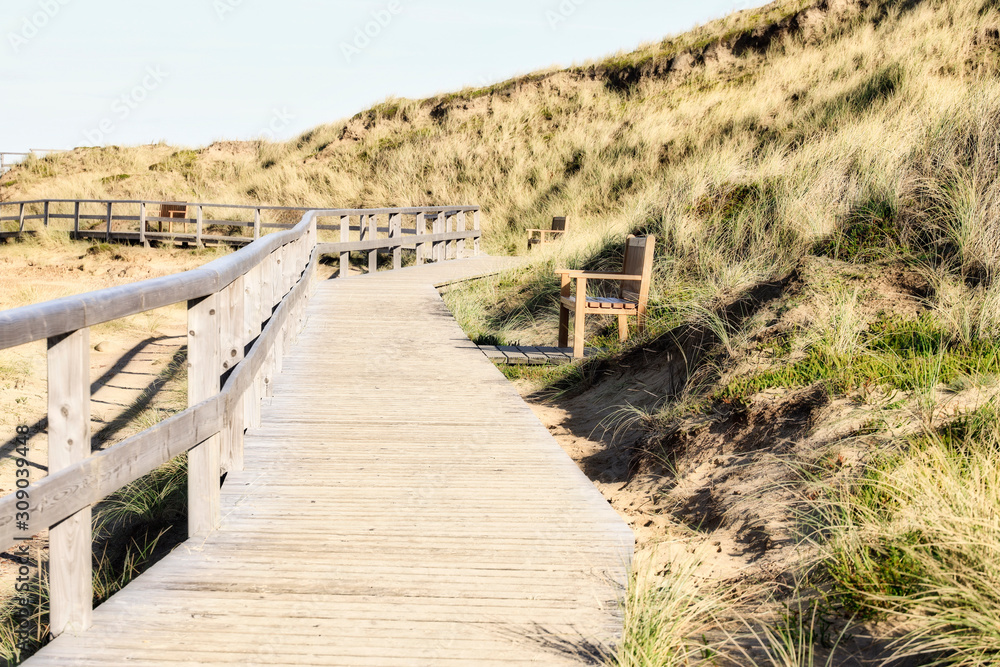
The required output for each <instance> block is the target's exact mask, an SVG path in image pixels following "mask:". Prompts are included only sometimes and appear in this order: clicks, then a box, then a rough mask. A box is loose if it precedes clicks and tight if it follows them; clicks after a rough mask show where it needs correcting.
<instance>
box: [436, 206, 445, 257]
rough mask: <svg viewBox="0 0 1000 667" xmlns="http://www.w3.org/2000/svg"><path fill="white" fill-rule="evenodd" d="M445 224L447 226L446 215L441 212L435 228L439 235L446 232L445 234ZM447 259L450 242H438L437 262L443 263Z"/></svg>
mask: <svg viewBox="0 0 1000 667" xmlns="http://www.w3.org/2000/svg"><path fill="white" fill-rule="evenodd" d="M445 224H446V221H445V214H444V211H441V212H440V213H438V217H437V224H435V226H434V228H435V229H436V230H437V233H438V234H444V232H445ZM447 258H448V242H447V241H438V244H437V253H436V256H435V258H434V260H435V261H437V262H443V261H444V260H445V259H447Z"/></svg>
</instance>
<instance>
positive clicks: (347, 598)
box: [25, 257, 633, 667]
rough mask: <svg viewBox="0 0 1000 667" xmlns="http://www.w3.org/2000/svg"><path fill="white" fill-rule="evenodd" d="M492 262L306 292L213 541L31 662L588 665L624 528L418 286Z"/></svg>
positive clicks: (613, 616) (181, 554) (607, 618)
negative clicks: (294, 334)
mask: <svg viewBox="0 0 1000 667" xmlns="http://www.w3.org/2000/svg"><path fill="white" fill-rule="evenodd" d="M497 261H498V260H496V259H492V258H482V257H480V258H475V259H467V260H459V261H455V262H445V263H440V264H432V265H427V266H422V267H414V268H411V269H403V270H401V271H395V272H391V273H385V274H378V275H374V276H371V277H364V278H352V279H348V280H336V281H328V282H325V283H322V284H320V285H319V286H318V288H317V290H316V294H315V295H314V297H313V299H312V300H311V301H310V303H309V307H308V311H307V317H308V320H307V323H306V326H305V329H304V331H303V332H302V333H301V334H300V335H299V339H298V341H297V343H296V344H295V345H294V347H293V348H292V349H291V350H290V352H288V353H287V355H286V357H285V360H284V364H283V371H282V374H281V375H279V376H278V378H277V380H276V383H275V390H274V397H273V399H271V400H270V401H269V403H267V404H266V405H265V407H264V409H263V418H262V424H263V426H262V427H261V428H259V429H255V430H253V431H251V432H249V433H248V435H247V439H246V451H245V456H246V465H245V470H244V471H242V472H236V473H230V474H229V476H228V478H227V479H226V483H225V485H224V486H223V490H222V493H223V498H222V506H223V507H222V509H223V512H222V513H223V519H222V526H221V528H220V529H219V530H217V531H216V532H214V533H212V534H211V535H210V536H209V537H208V538H205V539H203V540H198V541H195V540H189V541H188V542H186V543H184V544H182V545H181V546H180V547H179V548H177V549H176V550H175V551H174V552H173V553H171V554H170V555H169V556H167V557H166V558H165V559H164V560H162V561H161V562H160V563H158V564H157V565H155V566H153V567H152V568H151V569H150V570H149V571H148V572H146V573H145V574H143V575H142V576H140V577H138V578H137V579H136V580H135V581H134V582H133V583H132V584H130V585H129V586H127V587H126V588H125V589H124V590H123V591H121V592H119V593H118V594H117V595H115V596H113V597H112V598H111V599H110V600H109V601H108V602H106V603H104V604H103V605H101V606H100V607H98V608H96V609H95V610H94V616H93V627H92V628H91V629H90V630H89V631H87V632H86V633H84V634H83V635H82V636H70V635H62V636H60V637H59V638H57V639H55V640H54V641H53V642H52V643H51V644H50V645H49V646H47V647H46V648H44V649H43V650H42V651H40V652H39V653H38V654H37V655H36V656H35V657H33V658H31V659H30V660H28V661H27V662H26V663H25V664H28V665H32V666H35V667H37V666H40V665H95V666H96V665H100V666H102V667H104V666H108V665H124V664H128V665H379V666H386V667H388V666H393V665H459V664H464V665H486V666H488V665H517V664H529V663H531V664H542V665H562V664H566V665H574V664H599V662H600V659H599V657H598V655H599V653H600V651H601V650H602V648H606V647H607V646H609V645H611V644H613V643H614V641H615V639H616V637H617V636H618V635H619V633H620V629H621V628H620V626H621V619H620V616H619V613H618V608H617V598H618V596H620V595H621V593H622V588H623V585H624V583H625V580H626V570H627V566H628V565H629V562H630V560H631V557H632V549H633V535H632V532H631V530H630V529H629V528H628V527H627V526H626V524H625V523H624V522H623V521H622V520H621V518H620V517H619V516H618V515H617V514H616V513H615V512H614V511H613V510H612V508H611V507H610V506H609V505H608V503H607V502H606V501H605V500H604V498H603V497H602V496H601V495H600V494H599V493H598V492H597V491H596V489H595V488H594V486H593V485H592V484H591V482H590V481H589V480H588V479H587V478H586V476H584V475H583V473H581V472H580V470H579V469H578V468H577V466H576V465H575V464H574V463H573V461H572V460H571V459H570V458H569V457H568V456H567V455H566V454H565V453H564V452H563V451H562V450H561V449H560V447H559V446H558V444H557V443H556V442H555V440H554V439H553V438H552V437H551V436H550V435H549V433H548V431H547V430H546V429H545V428H544V426H542V424H540V423H539V421H538V420H537V419H536V418H535V416H534V415H533V414H532V412H531V410H530V409H529V407H528V406H527V405H526V404H525V403H524V402H523V401H522V400H521V399H520V397H519V396H518V394H517V393H516V391H515V390H514V388H513V387H512V386H511V385H510V384H509V383H508V382H507V381H506V380H505V379H504V377H503V375H502V374H501V373H500V372H499V371H498V370H497V369H496V368H495V367H494V366H493V364H492V363H491V362H490V361H489V360H488V359H487V358H486V357H485V356H484V355H483V353H482V352H481V351H480V350H479V349H478V348H477V347H476V346H475V345H474V344H473V343H472V342H470V341H469V340H468V339H467V338H466V336H465V335H464V334H463V332H462V330H461V329H460V328H459V326H458V325H457V324H456V322H455V321H454V319H453V318H452V317H451V315H450V313H449V312H448V310H447V309H446V308H445V306H444V303H443V302H442V300H441V299H440V297H439V296H438V294H437V291H436V290H435V288H434V285H435V284H440V283H444V282H448V281H450V280H455V279H457V278H461V277H463V276H472V275H476V274H481V273H484V272H487V271H490V270H492V269H493V268H494V267H495V266H496V263H497Z"/></svg>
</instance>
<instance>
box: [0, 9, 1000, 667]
mask: <svg viewBox="0 0 1000 667" xmlns="http://www.w3.org/2000/svg"><path fill="white" fill-rule="evenodd" d="M827 5H829V7H828V8H827ZM792 25H794V26H798V27H799V29H798V30H790V29H788V26H792ZM783 26H784V27H783ZM747 46H749V47H750V48H744V47H747ZM765 47H766V48H765ZM998 53H1000V11H998V4H997V3H996V2H995V1H994V0H950V1H945V0H925V1H923V2H919V1H916V2H911V1H907V2H902V1H896V0H876V1H875V2H870V3H865V4H864V5H863V6H862V5H860V4H858V3H855V2H853V1H851V0H841V1H840V2H829V3H822V5H818V4H817V5H810V6H807V4H806V3H804V2H802V0H782V1H780V2H777V3H774V4H773V5H770V6H768V7H767V8H764V9H762V10H754V11H751V12H745V13H742V14H740V15H735V16H732V17H728V18H726V19H723V20H721V21H717V22H714V23H711V24H709V25H706V26H704V27H702V28H699V29H698V30H696V31H693V32H691V33H689V34H686V35H682V36H679V37H676V38H671V39H668V40H664V41H663V42H662V43H659V44H653V45H648V46H646V47H643V48H642V49H640V50H638V51H636V52H634V53H628V54H617V55H615V56H613V57H611V58H609V59H607V60H604V61H600V62H594V63H587V64H584V65H581V66H579V67H576V68H572V69H569V70H565V71H547V72H542V73H537V74H533V75H529V76H526V77H522V78H520V79H517V80H512V81H510V82H506V83H504V84H499V85H496V86H491V87H490V88H486V89H469V90H464V91H460V92H458V93H455V94H453V95H446V96H440V97H437V98H434V99H430V100H402V99H387V100H386V101H385V102H383V103H381V104H379V105H377V106H375V107H373V108H372V109H370V110H368V111H366V112H364V113H361V114H358V115H357V116H356V117H354V118H351V119H346V120H343V121H339V122H335V123H331V124H329V125H324V126H321V127H317V128H315V129H313V130H311V131H309V132H306V133H304V134H303V135H302V136H300V137H298V138H296V139H294V140H292V141H289V142H285V143H267V142H260V141H256V142H220V143H217V144H213V145H212V146H209V147H206V148H203V149H198V150H187V149H176V148H173V147H170V146H166V145H154V146H142V147H131V148H121V147H109V148H102V149H78V150H76V151H74V152H72V153H67V154H59V155H52V156H50V157H47V158H45V159H29V160H28V161H26V162H25V163H24V164H23V165H21V166H20V167H18V168H16V169H14V170H13V171H11V172H10V173H9V174H8V175H6V176H4V177H3V184H4V190H5V192H6V193H7V196H8V197H10V198H12V199H29V198H36V197H46V198H76V197H88V198H102V197H115V198H138V197H144V198H163V199H181V200H202V201H217V202H226V203H233V204H244V203H245V204H276V205H278V204H280V205H296V206H298V205H305V206H317V207H320V206H322V207H331V206H332V207H368V206H372V207H374V206H378V207H382V206H394V205H399V206H402V205H429V204H446V203H447V204H458V203H470V204H480V205H482V206H483V207H484V211H485V218H484V231H485V234H486V237H485V247H486V249H487V250H488V251H490V252H494V253H504V252H522V248H523V244H524V234H523V230H524V229H525V228H527V227H538V226H540V225H545V224H547V220H548V219H549V218H550V217H551V216H553V215H568V216H570V217H571V219H572V225H573V227H572V232H571V233H570V234H569V235H567V238H566V239H565V240H564V242H562V243H560V244H556V245H554V246H553V247H551V248H547V249H545V250H544V251H537V250H536V251H535V253H536V254H535V256H534V257H533V261H532V263H531V265H530V266H528V267H527V268H524V269H520V270H519V271H517V272H514V273H510V274H507V275H504V276H500V277H496V278H493V279H489V280H486V281H482V282H480V283H479V284H477V285H473V286H470V287H468V288H465V289H461V290H456V291H454V292H452V293H451V294H449V296H448V301H449V305H450V306H451V307H452V308H453V310H454V311H455V313H456V315H457V316H458V317H459V319H460V320H461V321H462V323H463V325H464V326H465V327H466V330H467V331H470V333H472V334H473V335H474V336H478V337H482V338H484V339H486V338H490V337H492V338H495V339H502V340H503V341H504V342H514V341H518V342H521V343H525V344H552V343H553V342H554V339H555V325H554V317H555V314H556V311H555V305H554V304H555V303H556V300H555V293H556V284H555V279H554V277H553V275H552V269H553V268H555V266H556V265H557V264H568V265H571V266H585V267H588V268H614V267H616V265H617V262H619V261H620V253H621V240H622V237H623V235H624V234H625V233H628V232H646V233H655V234H656V235H657V236H658V237H659V238H660V239H661V242H660V246H659V252H658V255H657V266H656V272H655V285H654V289H653V294H652V305H653V311H654V326H653V327H652V331H651V333H650V334H649V335H650V336H652V335H656V334H657V333H660V332H662V331H664V330H666V329H669V328H671V327H673V326H676V325H677V324H678V323H679V322H680V321H684V320H685V319H688V320H690V319H692V318H693V319H695V320H699V321H700V322H701V324H703V325H705V326H707V327H708V328H710V329H714V330H716V333H717V337H718V338H720V340H723V343H724V344H723V347H724V348H725V352H726V354H727V355H729V356H730V357H733V356H737V355H739V354H740V350H741V340H742V338H741V336H743V333H741V332H739V331H730V330H729V329H728V328H727V326H728V325H727V324H726V323H725V322H723V321H722V320H721V319H720V318H718V317H717V316H716V317H715V319H713V318H712V315H713V313H715V309H716V308H717V306H719V305H720V304H722V303H726V302H728V301H731V300H732V298H733V297H734V296H735V295H738V294H740V293H741V292H743V291H744V290H746V289H747V288H749V287H751V286H754V285H757V284H759V283H761V282H763V281H768V280H773V279H775V278H778V277H783V276H786V275H788V273H789V272H790V271H791V270H792V269H793V268H794V267H795V266H796V265H797V263H798V262H799V261H800V260H801V259H802V257H804V256H805V255H808V254H810V253H813V252H822V253H824V254H828V255H831V256H834V257H838V258H840V259H846V260H848V261H857V262H870V261H872V260H875V259H885V258H889V259H895V260H902V261H906V262H908V263H909V264H910V265H911V266H916V267H917V268H919V269H920V270H921V271H923V273H925V274H926V277H927V279H928V282H929V284H930V289H929V294H928V297H927V304H926V306H927V308H928V309H929V310H930V311H931V312H932V313H933V316H934V319H935V321H936V322H937V325H939V327H940V332H938V331H935V333H934V335H935V336H937V335H940V336H943V337H947V338H948V339H949V340H957V341H964V342H966V343H972V342H973V341H980V342H981V341H984V340H985V341H994V342H995V339H996V337H997V335H998V334H1000V315H998V313H1000V308H998V306H1000V287H997V285H998V283H997V281H996V280H995V279H996V277H997V270H998V268H1000V179H998V178H997V174H998V170H1000V79H998V76H997V75H998V73H1000V57H998ZM871 266H876V265H875V264H871ZM873 270H875V269H873ZM30 296H31V295H27V294H22V295H15V296H14V298H15V300H17V299H20V300H24V299H28V298H30ZM859 301H861V299H860V298H859V295H858V294H857V293H855V292H852V291H850V290H841V291H839V292H837V291H833V292H831V293H830V295H829V303H819V304H818V306H819V307H818V309H817V312H820V313H822V314H823V316H822V317H820V318H818V319H817V321H816V322H815V325H814V326H813V327H812V329H811V330H809V331H804V332H800V333H801V334H802V336H801V340H800V344H801V345H806V346H811V347H813V348H822V349H823V350H826V352H827V353H828V354H827V356H828V357H830V358H836V359H848V363H849V364H856V363H861V362H860V361H857V360H851V356H852V351H853V350H854V349H855V348H856V347H857V343H858V336H859V332H860V331H861V329H862V328H863V327H864V325H865V322H863V321H862V320H861V318H860V317H859V314H858V312H857V309H858V303H859ZM597 340H600V339H597ZM637 340H638V341H639V342H640V343H641V342H642V339H641V338H639V339H637ZM606 342H607V343H608V344H609V345H614V343H613V341H611V340H607V341H606ZM984 349H985V348H984ZM989 350H993V351H995V346H993V347H989ZM942 358H943V357H942ZM859 359H860V357H859ZM870 361H871V359H870V358H869V362H870ZM993 361H995V359H994V360H993ZM880 363H881V362H880ZM900 366H902V362H900ZM990 367H991V368H992V366H990ZM847 370H848V371H850V370H851V369H847ZM933 370H934V369H931V371H933ZM938 370H940V369H938ZM9 372H13V373H16V369H14V370H13V371H9ZM939 380H940V373H939V372H928V373H927V377H926V381H924V385H926V386H922V387H920V388H918V391H915V392H914V394H918V393H920V391H923V392H925V393H926V395H927V396H928V397H931V398H933V397H935V396H937V393H935V390H937V389H938V388H939V387H938V385H939V384H940V382H939ZM976 381H979V380H976ZM682 407H683V406H682ZM675 408H676V406H672V405H670V404H664V406H663V412H662V414H663V415H674V414H677V413H678V410H677V409H675ZM929 409H930V412H929V413H928V414H931V415H933V414H934V406H930V408H929ZM661 417H662V415H661ZM920 420H923V421H924V422H925V425H926V426H927V428H929V429H932V428H933V427H935V426H936V425H935V424H934V423H933V419H924V418H923V417H919V416H917V417H915V418H914V421H920ZM994 422H995V418H994ZM910 432H912V429H911V430H910ZM935 437H937V436H933V437H931V444H928V445H926V447H925V449H924V450H922V454H921V456H920V457H918V458H915V459H914V460H913V461H910V462H909V463H908V464H907V465H906V466H903V467H902V468H900V469H899V472H898V475H899V479H898V484H896V485H895V486H893V487H891V488H889V489H886V490H885V491H886V494H887V495H882V496H879V498H881V500H880V502H882V503H883V504H884V505H885V506H887V507H892V508H895V509H894V510H893V513H890V514H889V515H887V514H886V513H885V507H876V508H874V509H873V512H874V514H872V515H865V514H863V513H862V514H860V515H859V514H858V513H857V508H858V507H859V506H860V505H861V501H860V500H859V499H858V498H857V497H854V496H848V498H847V500H846V501H845V502H846V503H847V508H846V510H845V512H844V516H849V517H852V521H851V522H846V521H845V522H842V523H843V525H841V526H839V528H838V532H837V539H836V540H835V541H834V542H832V543H831V544H832V545H833V546H832V547H831V548H832V549H833V551H832V552H831V554H832V555H831V556H830V557H831V559H833V560H834V561H835V560H836V559H837V558H842V559H846V561H845V562H851V563H855V564H857V562H862V564H864V562H863V561H864V558H863V557H864V556H865V553H866V552H864V549H863V545H864V544H867V543H866V542H865V541H864V540H865V539H868V538H871V539H879V540H882V541H883V542H884V543H885V544H889V545H895V546H893V548H898V549H900V551H898V552H891V553H892V554H895V555H899V556H900V557H901V558H902V557H906V558H908V559H909V560H908V561H906V562H907V563H910V564H916V565H914V567H915V568H916V567H919V571H920V572H921V573H922V574H921V576H923V577H924V579H923V580H922V581H923V585H922V587H917V588H915V589H913V590H912V591H909V592H908V591H905V590H904V591H896V592H894V593H893V596H892V603H893V604H894V605H896V609H897V610H901V613H903V614H904V615H905V616H906V617H907V618H908V620H909V621H910V622H912V623H913V624H915V627H917V628H918V629H917V630H916V631H915V632H914V633H912V634H911V635H909V636H908V639H907V640H906V641H904V642H903V643H901V644H900V645H899V647H898V652H899V654H903V653H922V654H926V653H928V652H932V651H940V652H943V653H940V654H939V655H943V656H944V660H946V661H951V662H954V663H957V664H970V665H972V664H977V665H978V664H988V663H990V661H994V662H995V661H996V659H997V655H998V654H1000V649H998V648H997V643H996V641H997V634H996V632H995V627H996V622H997V618H998V617H1000V615H998V612H997V609H998V608H1000V604H998V602H997V600H996V596H995V591H992V589H991V588H989V587H990V586H992V587H995V583H996V582H994V581H993V580H992V579H989V578H983V579H982V582H986V583H985V584H984V583H982V582H978V583H977V579H976V578H975V576H974V574H973V572H972V570H976V571H987V570H988V571H990V572H996V571H1000V570H998V568H1000V562H998V558H997V549H996V545H997V544H998V543H1000V540H998V537H997V526H996V520H995V516H994V514H993V513H995V512H994V510H995V507H996V502H997V499H996V497H995V488H996V482H997V480H996V471H997V465H996V455H995V442H996V439H995V438H993V439H990V438H992V436H990V438H987V437H986V436H983V435H982V433H980V435H979V436H976V437H977V438H979V440H975V439H973V440H974V441H970V442H967V443H965V449H962V448H958V450H956V449H955V448H954V443H952V444H948V445H947V447H944V446H943V445H941V443H939V442H937V441H935V440H934V438H935ZM983 442H986V443H987V444H990V443H993V444H994V448H993V449H990V448H989V447H985V448H984V447H983V446H982V444H983ZM935 443H937V444H935ZM896 444H897V445H898V444H899V443H898V442H897V443H896ZM942 447H943V448H942ZM956 451H957V452H958V453H956ZM939 473H940V474H939ZM859 516H860V517H861V518H860V519H859V518H858V517H859ZM831 521H834V519H831ZM914 531H919V532H921V533H922V534H926V535H928V536H931V537H930V538H928V539H932V540H933V541H932V542H927V541H926V540H915V541H914V540H910V541H909V542H907V541H905V540H903V541H902V542H900V540H899V536H900V535H910V534H912V533H913V532H914ZM928 544H930V545H931V546H932V547H938V548H937V549H936V550H935V549H933V548H928ZM859 545H861V546H859ZM900 545H902V546H900ZM956 545H958V546H956ZM945 546H947V547H948V548H947V549H945V548H944V547H945ZM858 554H861V556H858ZM852 559H854V560H852ZM859 559H860V561H859ZM869 560H870V559H869ZM891 565H892V563H890V566H891ZM893 567H894V566H893ZM970 568H971V569H970ZM983 568H986V569H983ZM897 569H899V568H897ZM678 572H679V574H677V575H676V576H675V577H674V579H671V578H670V577H667V579H666V580H665V581H663V582H659V583H654V584H653V585H652V586H639V587H637V588H636V597H633V598H632V599H630V601H629V602H628V604H627V609H628V610H630V611H629V613H631V614H633V615H632V616H630V619H631V620H632V621H634V622H635V626H634V627H633V626H630V632H633V633H634V634H631V635H630V636H629V640H628V641H627V642H626V643H625V644H624V646H626V647H629V651H630V652H629V653H627V654H626V653H622V654H621V655H620V656H619V661H620V664H636V665H639V664H643V665H645V664H688V663H691V662H697V660H698V658H699V656H701V654H700V653H699V652H698V651H696V650H694V649H692V645H691V644H689V643H686V640H685V638H684V636H683V635H685V634H686V633H688V632H689V631H690V630H691V628H690V627H688V626H684V625H683V624H681V625H677V624H672V623H671V622H668V621H671V619H672V618H674V617H675V616H683V615H684V614H685V613H686V612H685V610H687V612H691V611H695V612H697V614H695V615H694V616H692V618H694V617H697V618H698V619H701V618H703V613H704V612H705V609H704V605H705V604H707V603H705V602H704V601H705V600H710V601H713V602H712V604H715V605H717V608H716V613H717V614H718V615H719V616H725V615H726V614H727V613H728V611H726V609H725V603H724V601H722V600H721V599H720V598H719V597H718V595H716V593H717V591H711V590H708V589H705V590H700V589H699V590H697V591H695V590H693V589H685V588H684V584H685V583H688V582H685V581H683V580H682V579H681V578H678V577H681V575H682V574H683V569H681V570H679V571H678ZM867 572H868V573H869V574H870V575H871V578H874V579H875V580H876V584H878V583H879V582H878V579H879V577H890V578H891V576H895V575H896V574H899V572H886V571H885V570H884V569H879V568H869V570H867ZM903 574H905V573H903ZM854 583H855V584H857V582H854ZM862 583H863V582H862ZM868 583H871V582H870V581H869V582H868ZM883 583H884V582H883ZM986 584H988V586H987V585H986ZM858 586H860V585H858ZM858 590H859V591H860V593H859V594H858V595H859V598H858V600H859V602H858V604H859V605H862V606H863V605H875V604H877V603H878V602H879V601H880V598H879V596H882V597H883V598H884V597H885V594H884V593H880V592H877V591H878V590H880V589H879V586H878V585H875V586H869V587H868V588H865V587H864V586H860V588H858ZM872 590H875V591H876V593H871V591H872ZM914 591H915V592H914ZM991 591H992V592H991ZM865 596H868V597H865ZM882 601H884V600H882ZM664 609H669V610H670V614H671V616H670V618H666V617H662V616H657V612H662V611H663V610H664ZM801 619H802V617H801V616H800V620H801ZM935 619H945V621H944V624H942V621H939V620H935ZM699 622H700V621H699ZM810 622H811V621H810ZM678 628H680V629H678ZM810 628H811V626H810ZM784 630H788V627H785V628H784ZM660 632H662V633H664V634H657V633H660ZM753 632H754V633H755V636H756V637H757V639H759V640H760V641H761V642H762V643H765V644H768V643H769V644H770V645H771V650H770V652H766V657H765V658H760V659H759V660H762V662H761V663H760V664H789V665H792V664H794V665H800V664H801V665H805V664H813V663H814V662H816V661H817V654H815V653H814V652H813V651H812V648H811V644H810V643H809V641H807V642H806V643H805V644H802V643H801V639H802V637H803V636H806V635H808V636H809V637H812V630H811V629H809V632H805V629H804V628H799V629H798V630H797V631H796V632H791V631H790V630H789V632H791V634H789V632H785V633H784V634H782V632H781V631H778V630H774V629H773V628H772V629H768V628H766V627H763V628H762V626H760V625H759V624H758V625H755V626H754V630H753ZM810 641H811V640H810ZM796 642H798V643H796ZM728 653H733V651H731V650H730V651H729V652H728ZM737 654H739V655H737ZM733 655H735V656H736V657H733V658H732V660H734V661H736V662H740V661H743V662H751V663H752V662H754V661H755V660H758V658H752V657H751V656H749V655H746V654H741V653H739V651H736V653H733ZM741 656H742V657H741ZM709 657H711V656H709ZM744 658H745V660H744ZM820 662H822V660H820Z"/></svg>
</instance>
